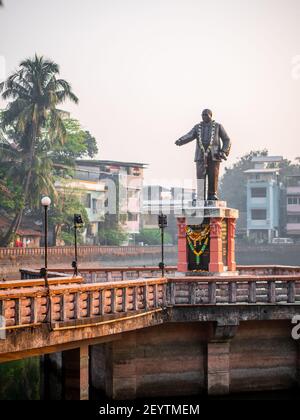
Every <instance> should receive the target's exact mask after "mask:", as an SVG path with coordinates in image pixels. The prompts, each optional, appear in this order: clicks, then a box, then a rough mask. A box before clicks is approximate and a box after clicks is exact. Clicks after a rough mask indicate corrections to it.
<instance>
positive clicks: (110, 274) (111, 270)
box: [52, 265, 300, 283]
mask: <svg viewBox="0 0 300 420" xmlns="http://www.w3.org/2000/svg"><path fill="white" fill-rule="evenodd" d="M237 270H238V271H239V273H240V274H241V275H249V276H252V275H255V276H267V275H268V276H271V275H291V274H295V275H297V274H299V275H300V267H294V266H281V265H276V266H274V265H256V266H242V265H240V266H238V267H237ZM52 271H57V272H60V273H68V274H70V273H72V271H73V270H72V269H71V268H60V269H57V268H55V269H53V270H52ZM79 271H80V275H81V276H82V277H83V278H84V281H85V282H87V283H97V282H102V281H123V280H125V281H126V280H133V279H139V278H156V277H160V276H161V270H159V269H158V267H157V266H147V267H144V266H140V267H138V266H135V267H128V266H127V267H98V268H82V267H79ZM176 271H177V267H176V266H167V267H166V268H165V273H166V276H167V277H169V276H173V275H174V274H175V272H176Z"/></svg>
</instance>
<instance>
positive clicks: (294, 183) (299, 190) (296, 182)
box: [286, 174, 300, 237]
mask: <svg viewBox="0 0 300 420" xmlns="http://www.w3.org/2000/svg"><path fill="white" fill-rule="evenodd" d="M286 184H287V186H286V200H287V201H286V211H287V220H286V222H287V223H286V234H287V236H291V237H297V236H300V174H299V175H292V176H288V177H287V179H286Z"/></svg>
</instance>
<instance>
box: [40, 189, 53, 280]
mask: <svg viewBox="0 0 300 420" xmlns="http://www.w3.org/2000/svg"><path fill="white" fill-rule="evenodd" d="M41 204H42V206H43V207H44V232H45V266H44V268H42V269H41V275H42V276H43V277H44V279H45V286H46V287H47V288H49V284H48V208H49V206H50V204H51V199H50V198H49V197H43V198H42V200H41Z"/></svg>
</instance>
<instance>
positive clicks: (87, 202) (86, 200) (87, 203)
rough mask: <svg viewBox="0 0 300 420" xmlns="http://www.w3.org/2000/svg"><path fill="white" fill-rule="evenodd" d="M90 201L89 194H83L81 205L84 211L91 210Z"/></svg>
mask: <svg viewBox="0 0 300 420" xmlns="http://www.w3.org/2000/svg"><path fill="white" fill-rule="evenodd" d="M91 201H92V200H91V194H85V195H84V196H83V201H82V204H83V205H84V207H85V208H86V209H90V208H91V205H92V202H91Z"/></svg>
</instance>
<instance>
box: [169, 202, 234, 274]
mask: <svg viewBox="0 0 300 420" xmlns="http://www.w3.org/2000/svg"><path fill="white" fill-rule="evenodd" d="M194 204H195V205H192V203H191V206H189V207H186V208H185V209H184V211H183V214H182V215H181V216H179V217H177V226H178V265H177V269H178V272H180V273H187V274H197V275H203V274H206V275H207V274H222V273H230V274H233V273H235V272H236V261H235V226H236V220H237V218H238V210H235V209H231V208H228V207H227V203H226V202H224V201H206V202H203V201H202V202H196V203H194ZM207 225H209V227H210V229H209V245H208V246H207V249H206V251H205V254H203V255H202V256H201V257H199V258H202V261H201V263H199V264H198V263H197V264H196V263H195V262H194V261H192V260H193V254H191V251H190V249H189V245H188V242H187V233H186V228H187V227H190V228H191V229H193V230H195V231H197V230H198V231H201V229H203V227H205V226H207Z"/></svg>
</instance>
